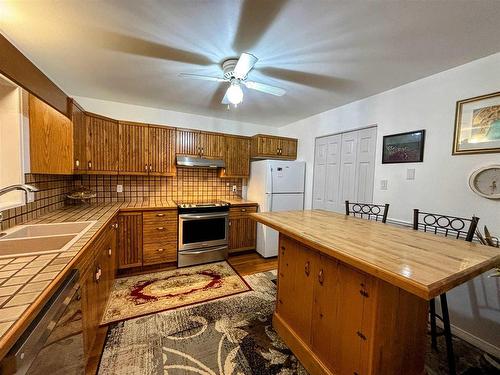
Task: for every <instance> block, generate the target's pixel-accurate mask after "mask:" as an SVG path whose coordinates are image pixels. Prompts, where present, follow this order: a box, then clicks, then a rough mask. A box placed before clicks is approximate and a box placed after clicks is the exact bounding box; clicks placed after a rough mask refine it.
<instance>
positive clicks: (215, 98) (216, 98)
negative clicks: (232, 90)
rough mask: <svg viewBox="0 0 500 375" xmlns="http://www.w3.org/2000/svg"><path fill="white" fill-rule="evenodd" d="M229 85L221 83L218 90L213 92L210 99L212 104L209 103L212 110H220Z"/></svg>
mask: <svg viewBox="0 0 500 375" xmlns="http://www.w3.org/2000/svg"><path fill="white" fill-rule="evenodd" d="M227 87H228V85H227V83H220V84H219V85H218V86H217V88H216V89H215V91H214V92H213V94H212V96H211V97H210V102H209V106H210V108H211V109H215V110H218V109H220V107H221V102H220V101H221V99H220V98H222V97H224V95H225V93H226V91H227Z"/></svg>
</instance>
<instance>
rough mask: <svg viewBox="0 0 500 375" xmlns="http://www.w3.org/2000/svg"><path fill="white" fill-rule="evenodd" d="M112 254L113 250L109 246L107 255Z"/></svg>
mask: <svg viewBox="0 0 500 375" xmlns="http://www.w3.org/2000/svg"><path fill="white" fill-rule="evenodd" d="M112 254H113V250H111V248H109V249H108V256H111V255H112Z"/></svg>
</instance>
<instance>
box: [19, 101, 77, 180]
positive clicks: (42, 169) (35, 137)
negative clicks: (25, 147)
mask: <svg viewBox="0 0 500 375" xmlns="http://www.w3.org/2000/svg"><path fill="white" fill-rule="evenodd" d="M28 105H29V129H30V162H31V173H43V174H72V173H73V123H72V122H71V120H70V119H69V118H67V117H66V116H64V115H62V114H61V113H59V112H58V111H56V110H55V109H53V108H52V107H51V106H49V105H47V104H45V103H44V102H42V101H41V100H40V99H38V98H36V97H35V96H33V95H31V94H29V100H28Z"/></svg>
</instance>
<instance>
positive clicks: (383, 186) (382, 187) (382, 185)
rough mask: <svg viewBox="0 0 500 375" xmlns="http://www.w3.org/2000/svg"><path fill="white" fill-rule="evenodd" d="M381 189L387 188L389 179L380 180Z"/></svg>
mask: <svg viewBox="0 0 500 375" xmlns="http://www.w3.org/2000/svg"><path fill="white" fill-rule="evenodd" d="M380 190H387V180H380Z"/></svg>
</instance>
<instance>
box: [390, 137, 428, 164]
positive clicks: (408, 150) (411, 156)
mask: <svg viewBox="0 0 500 375" xmlns="http://www.w3.org/2000/svg"><path fill="white" fill-rule="evenodd" d="M424 140H425V130H423V129H422V130H416V131H413V132H407V133H399V134H391V135H385V136H384V140H383V146H382V147H383V150H382V164H389V163H417V162H421V161H423V160H424Z"/></svg>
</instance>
